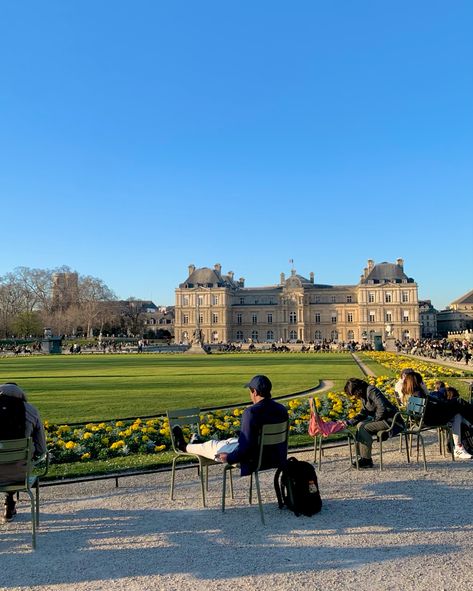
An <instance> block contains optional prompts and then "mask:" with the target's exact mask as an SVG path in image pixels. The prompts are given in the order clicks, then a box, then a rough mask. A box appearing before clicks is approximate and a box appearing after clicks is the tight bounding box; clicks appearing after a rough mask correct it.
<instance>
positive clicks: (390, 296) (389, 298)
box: [384, 291, 393, 304]
mask: <svg viewBox="0 0 473 591" xmlns="http://www.w3.org/2000/svg"><path fill="white" fill-rule="evenodd" d="M384 301H385V302H386V303H387V304H390V303H391V302H392V301H393V294H392V293H391V292H390V291H387V292H386V293H385V294H384Z"/></svg>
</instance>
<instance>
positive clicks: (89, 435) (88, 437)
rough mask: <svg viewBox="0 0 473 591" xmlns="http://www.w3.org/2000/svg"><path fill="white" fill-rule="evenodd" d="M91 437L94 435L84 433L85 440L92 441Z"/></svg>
mask: <svg viewBox="0 0 473 591" xmlns="http://www.w3.org/2000/svg"><path fill="white" fill-rule="evenodd" d="M91 437H93V435H92V433H89V432H88V431H86V432H85V433H84V436H83V439H90V438H91Z"/></svg>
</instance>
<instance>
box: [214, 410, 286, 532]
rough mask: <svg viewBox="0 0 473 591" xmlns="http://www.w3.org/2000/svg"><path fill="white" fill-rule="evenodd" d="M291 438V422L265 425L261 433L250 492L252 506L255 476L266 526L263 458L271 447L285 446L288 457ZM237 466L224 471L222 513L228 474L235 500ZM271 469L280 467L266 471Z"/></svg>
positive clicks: (261, 511) (260, 508)
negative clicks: (263, 499) (233, 475)
mask: <svg viewBox="0 0 473 591" xmlns="http://www.w3.org/2000/svg"><path fill="white" fill-rule="evenodd" d="M288 436H289V421H284V422H282V423H273V424H267V425H263V426H262V427H261V432H260V434H259V448H258V457H257V462H256V467H255V469H254V471H253V472H252V473H251V474H250V490H249V502H250V504H251V503H252V501H253V476H254V480H255V487H256V495H257V498H258V506H259V511H260V517H261V522H262V523H263V525H265V520H264V512H263V503H262V500H261V487H260V481H259V472H260V470H261V467H262V464H263V457H264V452H265V449H266V448H267V447H269V446H271V445H280V444H285V446H286V454H285V455H286V456H287V442H288ZM237 467H238V465H237V464H225V467H224V469H223V486H222V512H224V511H225V496H226V490H227V472H228V474H229V476H230V494H231V498H232V499H233V498H234V497H233V486H232V481H231V477H232V470H233V469H235V468H237ZM271 468H279V466H271V467H264V468H263V469H264V470H269V469H271Z"/></svg>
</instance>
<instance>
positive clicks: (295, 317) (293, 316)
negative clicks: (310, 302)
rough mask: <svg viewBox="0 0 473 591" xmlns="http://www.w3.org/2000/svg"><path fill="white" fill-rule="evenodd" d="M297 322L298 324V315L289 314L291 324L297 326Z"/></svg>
mask: <svg viewBox="0 0 473 591" xmlns="http://www.w3.org/2000/svg"><path fill="white" fill-rule="evenodd" d="M296 322H297V313H296V312H291V313H290V314H289V324H296Z"/></svg>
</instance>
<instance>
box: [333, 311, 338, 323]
mask: <svg viewBox="0 0 473 591" xmlns="http://www.w3.org/2000/svg"><path fill="white" fill-rule="evenodd" d="M336 322H337V313H336V312H332V324H336Z"/></svg>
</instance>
